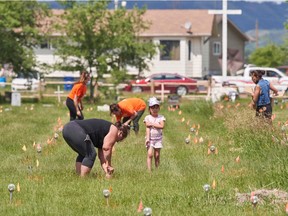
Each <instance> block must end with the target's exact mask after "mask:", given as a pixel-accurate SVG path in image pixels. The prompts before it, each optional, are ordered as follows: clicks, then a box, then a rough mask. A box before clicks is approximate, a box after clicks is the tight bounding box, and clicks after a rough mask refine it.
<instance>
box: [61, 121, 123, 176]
mask: <svg viewBox="0 0 288 216" xmlns="http://www.w3.org/2000/svg"><path fill="white" fill-rule="evenodd" d="M128 132H129V127H128V126H127V125H120V124H118V125H114V124H112V123H111V122H109V121H106V120H103V119H95V118H94V119H87V120H74V121H70V122H69V123H67V124H66V125H64V128H63V131H62V134H63V138H64V140H65V141H66V142H67V144H68V145H69V146H70V147H71V148H72V149H73V150H74V151H75V152H77V153H78V156H77V158H76V173H77V174H79V175H80V176H85V175H87V174H89V173H90V171H91V169H92V167H93V165H94V162H95V159H96V156H97V153H96V151H95V148H97V149H98V158H99V160H100V164H101V167H102V169H103V170H104V172H105V173H106V177H107V178H109V177H111V175H112V173H113V171H114V168H113V167H112V165H111V157H112V148H113V146H114V145H115V143H116V142H119V141H121V140H123V139H125V138H126V137H127V135H128Z"/></svg>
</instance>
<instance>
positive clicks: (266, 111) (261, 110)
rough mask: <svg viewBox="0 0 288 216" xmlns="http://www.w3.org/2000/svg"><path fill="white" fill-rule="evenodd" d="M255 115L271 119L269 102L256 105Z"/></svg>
mask: <svg viewBox="0 0 288 216" xmlns="http://www.w3.org/2000/svg"><path fill="white" fill-rule="evenodd" d="M256 116H259V117H265V118H268V119H271V116H272V106H271V103H269V104H266V105H263V106H257V108H256Z"/></svg>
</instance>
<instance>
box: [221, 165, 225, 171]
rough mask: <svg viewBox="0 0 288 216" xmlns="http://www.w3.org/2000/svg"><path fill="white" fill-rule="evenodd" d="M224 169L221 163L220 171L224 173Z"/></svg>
mask: <svg viewBox="0 0 288 216" xmlns="http://www.w3.org/2000/svg"><path fill="white" fill-rule="evenodd" d="M224 171H225V168H224V165H222V167H221V172H222V173H224Z"/></svg>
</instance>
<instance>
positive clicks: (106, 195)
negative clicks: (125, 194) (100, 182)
mask: <svg viewBox="0 0 288 216" xmlns="http://www.w3.org/2000/svg"><path fill="white" fill-rule="evenodd" d="M103 196H104V197H105V199H106V203H107V206H109V197H110V191H109V190H107V189H105V190H103Z"/></svg>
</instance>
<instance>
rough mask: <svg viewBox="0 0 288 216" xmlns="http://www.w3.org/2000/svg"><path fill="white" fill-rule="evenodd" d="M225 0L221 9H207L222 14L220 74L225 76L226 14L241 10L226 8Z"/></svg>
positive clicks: (237, 12) (240, 12)
mask: <svg viewBox="0 0 288 216" xmlns="http://www.w3.org/2000/svg"><path fill="white" fill-rule="evenodd" d="M227 1H228V0H223V1H222V10H209V11H208V13H209V14H222V75H223V76H227V15H240V14H242V10H227V4H228V3H227Z"/></svg>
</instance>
